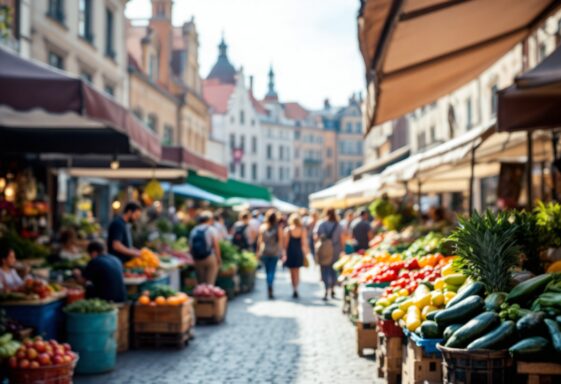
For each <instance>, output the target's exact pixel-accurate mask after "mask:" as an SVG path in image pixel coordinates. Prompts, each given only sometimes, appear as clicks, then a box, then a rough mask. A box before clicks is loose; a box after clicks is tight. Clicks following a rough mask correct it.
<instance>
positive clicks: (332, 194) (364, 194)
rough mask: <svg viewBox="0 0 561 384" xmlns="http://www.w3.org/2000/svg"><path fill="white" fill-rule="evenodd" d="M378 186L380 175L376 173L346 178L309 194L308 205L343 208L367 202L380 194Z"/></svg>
mask: <svg viewBox="0 0 561 384" xmlns="http://www.w3.org/2000/svg"><path fill="white" fill-rule="evenodd" d="M379 188H380V177H379V176H378V175H368V176H363V177H362V178H361V179H357V180H353V179H351V178H347V179H344V180H343V181H341V182H339V183H338V184H335V185H333V186H331V187H329V188H326V189H324V190H322V191H319V192H316V193H313V194H311V195H310V197H309V199H310V206H311V207H312V208H316V209H318V208H337V209H344V208H349V207H355V206H357V205H362V204H368V203H370V202H372V200H374V199H375V198H376V197H377V196H378V195H379V194H380V190H379Z"/></svg>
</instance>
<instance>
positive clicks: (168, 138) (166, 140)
mask: <svg viewBox="0 0 561 384" xmlns="http://www.w3.org/2000/svg"><path fill="white" fill-rule="evenodd" d="M162 145H166V146H172V145H173V127H172V126H171V125H168V124H166V125H164V137H163V138H162Z"/></svg>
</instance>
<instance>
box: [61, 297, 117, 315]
mask: <svg viewBox="0 0 561 384" xmlns="http://www.w3.org/2000/svg"><path fill="white" fill-rule="evenodd" d="M113 309H115V306H114V305H113V304H111V303H109V302H107V301H105V300H101V299H86V300H78V301H75V302H74V303H72V304H69V305H67V306H66V307H64V311H65V312H69V313H104V312H110V311H112V310H113Z"/></svg>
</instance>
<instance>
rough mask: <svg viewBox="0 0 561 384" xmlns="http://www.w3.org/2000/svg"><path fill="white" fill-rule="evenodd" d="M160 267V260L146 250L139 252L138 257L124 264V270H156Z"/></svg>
mask: <svg viewBox="0 0 561 384" xmlns="http://www.w3.org/2000/svg"><path fill="white" fill-rule="evenodd" d="M159 266H160V258H159V257H158V255H156V254H155V253H154V252H152V251H151V250H149V249H148V248H142V249H141V250H140V256H139V257H135V258H134V259H132V260H131V261H129V262H127V263H126V264H125V269H128V268H158V267H159Z"/></svg>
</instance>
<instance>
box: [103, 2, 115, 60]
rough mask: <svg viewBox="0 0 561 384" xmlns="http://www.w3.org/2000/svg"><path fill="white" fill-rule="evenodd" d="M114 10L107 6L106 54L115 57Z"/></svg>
mask: <svg viewBox="0 0 561 384" xmlns="http://www.w3.org/2000/svg"><path fill="white" fill-rule="evenodd" d="M114 27H115V26H114V16H113V11H112V10H110V9H109V8H105V56H107V57H109V58H111V59H114V58H115V45H114V40H115V37H114Z"/></svg>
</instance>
